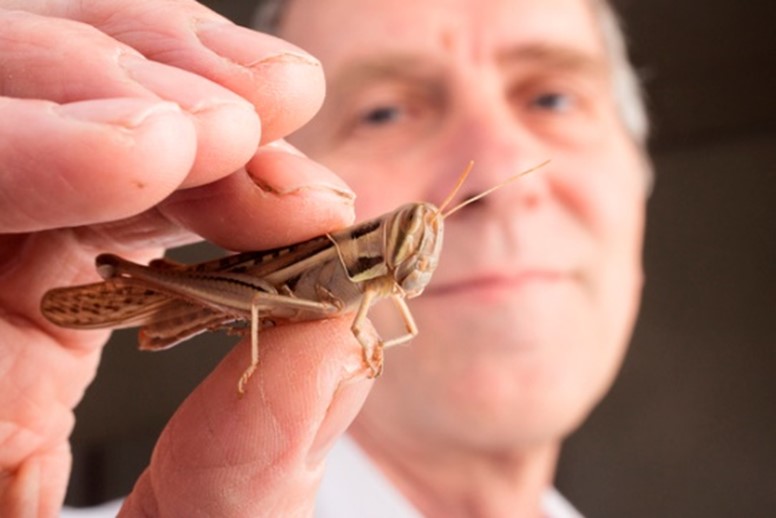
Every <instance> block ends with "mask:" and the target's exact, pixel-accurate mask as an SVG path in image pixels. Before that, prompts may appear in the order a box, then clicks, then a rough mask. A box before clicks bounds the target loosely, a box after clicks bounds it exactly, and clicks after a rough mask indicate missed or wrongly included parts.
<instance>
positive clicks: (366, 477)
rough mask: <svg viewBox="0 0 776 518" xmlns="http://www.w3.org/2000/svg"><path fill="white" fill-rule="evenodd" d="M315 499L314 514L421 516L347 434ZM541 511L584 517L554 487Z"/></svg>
mask: <svg viewBox="0 0 776 518" xmlns="http://www.w3.org/2000/svg"><path fill="white" fill-rule="evenodd" d="M315 503H316V506H315V518H361V517H369V518H422V515H421V514H420V512H418V511H417V510H416V509H415V508H414V507H413V506H412V504H410V503H409V502H408V501H407V499H406V498H404V496H403V495H402V494H401V493H399V491H398V490H397V489H396V488H395V487H394V486H393V485H391V483H390V482H389V481H388V480H387V479H386V478H385V476H384V475H383V474H382V473H381V472H380V470H378V468H377V466H375V465H374V464H373V463H372V462H371V461H370V460H369V458H368V457H367V456H366V454H365V453H364V452H363V451H362V450H361V448H359V446H358V445H357V444H356V443H355V441H354V440H353V439H351V438H350V437H348V436H347V434H346V435H344V436H343V437H342V438H341V439H339V440H338V441H337V443H335V445H334V447H333V448H332V449H331V451H330V452H329V455H328V457H327V459H326V471H325V472H324V475H323V480H322V482H321V487H320V490H319V491H318V497H317V500H316V502H315ZM542 511H543V514H544V516H545V517H546V518H582V515H581V514H580V513H579V511H577V510H576V509H574V507H573V506H572V505H571V504H570V503H569V502H568V501H567V500H566V499H565V498H563V496H562V495H561V494H560V493H559V492H558V491H557V490H556V489H555V488H552V487H550V488H547V491H546V492H545V494H544V495H543V498H542Z"/></svg>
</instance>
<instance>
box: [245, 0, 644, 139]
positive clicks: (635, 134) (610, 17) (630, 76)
mask: <svg viewBox="0 0 776 518" xmlns="http://www.w3.org/2000/svg"><path fill="white" fill-rule="evenodd" d="M291 1H292V0H260V1H259V4H258V6H257V7H256V10H255V11H254V15H253V20H252V26H253V28H254V29H256V30H259V31H262V32H266V33H269V34H276V33H277V32H278V30H279V27H280V24H281V21H282V18H283V14H284V12H285V9H286V7H287V6H288V4H289V3H290V2H291ZM591 5H592V8H593V12H594V15H595V17H596V19H597V20H598V25H599V27H600V29H601V35H602V37H603V40H604V45H605V47H606V49H607V51H608V53H609V59H610V60H611V63H612V82H613V88H614V95H615V102H616V104H617V111H618V113H619V115H620V120H621V121H622V123H623V125H624V126H625V128H626V129H627V130H628V132H629V133H630V135H631V137H632V138H633V140H634V141H635V142H636V143H637V144H639V146H641V147H642V148H645V147H646V141H647V137H648V135H649V119H648V117H647V110H646V106H645V101H644V94H643V91H642V89H641V83H640V81H639V78H638V75H637V74H636V71H635V69H634V68H633V65H632V64H631V62H630V60H629V59H628V51H627V46H626V43H625V35H624V31H623V30H622V26H621V24H620V20H619V19H618V17H617V14H616V13H615V12H614V9H613V8H612V6H611V5H610V4H609V2H608V1H607V0H591Z"/></svg>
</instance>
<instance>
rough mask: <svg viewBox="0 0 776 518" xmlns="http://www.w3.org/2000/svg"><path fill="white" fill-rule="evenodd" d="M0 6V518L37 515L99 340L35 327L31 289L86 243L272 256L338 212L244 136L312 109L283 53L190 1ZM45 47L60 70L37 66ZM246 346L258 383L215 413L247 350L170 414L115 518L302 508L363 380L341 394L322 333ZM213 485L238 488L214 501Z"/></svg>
mask: <svg viewBox="0 0 776 518" xmlns="http://www.w3.org/2000/svg"><path fill="white" fill-rule="evenodd" d="M0 5H1V6H2V8H3V9H4V8H15V9H24V10H26V11H27V12H10V11H6V10H3V9H0V32H2V33H3V34H4V36H7V37H6V38H4V39H3V42H2V43H0V55H2V57H3V71H4V74H5V77H7V78H10V79H8V80H7V81H5V82H4V83H3V85H2V89H3V90H2V94H3V95H7V96H8V97H5V98H3V101H2V103H0V141H2V142H3V144H4V145H3V146H0V170H2V175H0V234H1V235H0V266H1V268H0V283H1V284H0V285H2V287H3V289H2V290H1V291H0V350H1V353H0V365H2V373H3V374H2V377H0V393H2V396H0V397H1V398H2V402H0V416H1V417H0V418H1V419H2V422H3V423H4V427H3V434H2V441H1V442H0V445H1V446H0V469H2V473H3V477H2V478H0V516H25V515H30V516H55V515H57V514H58V510H59V507H60V506H61V502H62V499H63V496H64V491H65V486H66V483H67V478H68V474H69V470H70V451H69V446H68V435H69V434H70V431H71V429H72V426H73V412H72V409H73V407H74V406H75V405H76V404H77V403H78V401H79V400H80V398H81V396H82V394H83V392H84V390H85V389H86V387H87V386H88V384H89V383H90V381H91V379H92V378H93V376H94V373H95V370H96V367H97V364H98V362H99V358H100V352H101V346H102V345H103V344H104V342H105V340H106V338H107V336H108V333H107V332H106V331H93V332H88V333H84V332H73V331H69V330H63V329H61V328H59V327H57V326H53V325H51V324H50V323H48V322H47V321H46V320H45V319H44V318H43V317H42V315H41V314H40V312H39V302H40V298H41V297H42V295H43V293H44V292H45V291H46V290H47V289H49V288H50V287H52V286H55V285H59V284H76V283H79V282H86V281H88V280H90V279H95V278H96V276H95V273H94V268H93V257H94V255H95V253H96V252H97V251H98V250H106V249H110V250H114V251H116V252H119V253H121V254H122V255H126V256H128V257H130V258H132V259H133V260H136V261H145V260H147V259H149V258H151V257H154V256H158V255H160V254H161V252H162V250H163V249H164V248H166V247H169V246H174V245H176V244H182V243H185V242H190V241H192V240H193V239H196V238H197V234H199V235H202V236H205V237H207V238H208V239H210V240H212V241H214V242H217V243H219V244H221V245H222V246H225V247H228V248H232V249H261V248H267V247H274V246H281V245H285V244H289V243H292V242H296V241H299V240H304V239H306V238H309V237H312V236H314V235H318V234H321V233H325V232H329V231H333V230H335V229H337V228H341V227H343V226H345V225H347V224H348V223H350V222H351V221H352V203H351V200H350V199H349V198H348V197H349V194H348V190H347V187H346V186H345V185H344V184H343V183H342V182H341V181H340V180H339V179H338V178H337V177H335V176H334V175H333V174H331V173H330V172H328V171H326V170H325V169H323V168H321V167H320V166H317V165H316V164H313V163H312V162H310V161H308V160H306V159H305V158H303V157H300V156H298V155H297V154H295V153H294V152H293V151H292V150H290V149H289V148H286V147H285V146H283V145H272V146H266V147H263V148H261V149H260V150H259V152H258V153H256V154H255V156H254V157H253V158H251V156H252V155H253V154H254V153H255V150H256V146H257V144H258V143H259V140H260V138H261V141H262V142H268V141H271V140H274V139H277V138H279V137H282V136H283V135H285V134H286V133H288V132H289V131H292V130H293V129H294V128H296V127H297V126H299V125H300V124H302V123H304V121H305V120H306V119H307V118H309V117H310V116H311V115H312V114H313V112H314V111H315V109H317V106H318V105H319V104H320V100H321V98H322V96H323V79H322V75H321V71H320V67H319V66H318V65H317V63H316V62H315V61H314V60H313V59H312V58H310V57H309V56H306V55H305V54H304V53H302V52H301V51H299V50H298V49H296V48H295V47H292V46H290V45H287V44H285V43H283V42H280V41H279V40H275V39H274V38H269V37H263V36H261V35H259V34H256V33H252V32H249V31H246V30H243V29H239V28H237V27H234V26H232V25H231V24H229V23H228V22H226V21H225V20H223V19H222V18H220V17H218V16H216V15H215V14H213V13H211V12H210V11H207V10H206V9H204V8H203V7H202V6H200V5H198V4H196V3H195V2H178V3H175V4H174V5H173V4H170V5H167V6H166V9H167V11H165V12H164V13H163V14H162V13H160V9H161V7H160V4H159V3H158V2H152V1H150V2H149V1H137V0H133V1H132V2H126V1H121V0H110V1H101V2H93V3H89V2H81V3H78V4H77V5H75V3H72V5H71V4H68V3H67V2H61V3H58V4H56V5H54V4H51V3H48V2H28V1H25V2H9V1H7V2H2V3H0ZM111 14H114V15H115V16H111ZM106 20H112V22H114V23H115V25H108V24H107V23H106ZM192 20H194V21H196V23H193V22H192ZM101 22H102V23H103V24H102V25H100V23H101ZM135 29H137V30H135ZM195 29H196V37H194V38H192V37H191V31H192V30H195ZM171 34H172V35H178V36H170V35H171ZM133 35H134V37H137V39H136V40H133V39H132V38H133ZM21 42H34V43H36V45H26V44H22V43H21ZM51 48H57V49H60V50H61V52H62V53H63V54H62V55H65V56H66V57H67V59H56V60H52V53H51V52H49V50H47V49H51ZM116 56H120V59H116ZM240 63H245V65H244V66H243V65H240ZM41 71H45V72H41ZM42 73H44V74H45V75H44V76H43V77H41V76H40V74H42ZM128 78H129V80H128ZM235 92H236V93H235ZM262 92H264V93H262ZM268 92H271V95H269V94H268ZM30 98H35V99H47V101H38V100H35V101H33V100H28V99H30ZM256 112H258V114H259V115H260V120H259V118H258V117H257V116H256ZM246 163H247V166H245V167H243V165H245V164H246ZM234 171H237V173H234V174H232V173H233V172H234ZM174 191H175V192H174ZM283 193H286V194H287V195H282V194H283ZM214 215H218V217H215V216H214ZM262 344H263V345H266V346H267V347H266V348H265V349H264V351H265V353H266V354H263V357H262V364H261V365H260V367H259V369H260V370H261V372H259V373H257V376H256V379H257V380H259V381H257V382H256V385H255V389H256V390H254V391H253V392H252V393H249V394H248V396H246V398H245V399H244V400H243V401H242V402H241V403H242V404H241V405H237V404H233V403H236V398H235V397H234V380H235V373H237V375H238V376H239V372H241V370H242V369H244V359H245V357H246V355H248V352H247V349H246V347H247V346H248V345H249V344H248V343H245V344H243V345H241V346H239V347H237V348H236V349H235V353H234V354H233V355H230V356H229V357H228V358H227V359H226V360H225V361H224V363H223V364H222V365H220V366H219V367H218V368H217V369H216V370H215V371H214V372H213V373H212V374H211V376H210V377H209V378H208V379H207V380H206V381H205V382H204V383H203V385H202V386H201V387H199V388H198V389H197V390H196V391H195V393H194V394H192V396H191V398H190V399H189V401H188V402H186V403H185V404H184V405H183V406H182V407H181V409H180V410H179V412H178V413H177V415H176V416H175V417H174V418H173V420H172V421H171V423H170V425H169V426H168V428H167V430H166V431H165V433H164V436H163V438H162V440H161V441H160V443H159V445H158V446H157V448H156V453H155V457H154V459H153V461H152V463H151V466H150V467H149V470H148V471H147V473H146V475H144V476H143V477H142V478H141V480H140V482H139V483H138V486H137V488H136V491H135V492H134V493H133V495H132V496H131V497H130V499H129V500H128V502H127V510H126V512H127V513H131V512H133V511H138V510H139V509H145V510H146V511H148V510H149V509H156V510H159V511H160V512H161V510H165V509H167V510H174V511H175V512H177V513H178V514H183V515H185V514H187V513H186V506H191V507H192V508H197V509H205V508H209V509H212V510H213V513H214V514H222V515H224V514H226V515H228V514H231V513H230V511H231V510H232V509H233V508H231V507H230V506H232V505H235V503H237V504H238V505H244V504H245V502H251V503H252V505H256V506H267V505H272V503H273V502H274V503H275V504H277V505H278V506H279V505H280V504H279V502H284V501H289V494H294V495H299V496H300V498H298V499H296V500H295V504H294V505H298V506H305V505H312V500H311V498H312V495H313V489H314V485H315V480H316V473H317V472H316V470H315V469H312V470H311V469H310V466H315V465H317V464H318V463H320V462H321V461H322V459H323V452H324V451H325V449H326V446H327V441H326V439H327V438H328V437H334V436H336V435H337V434H338V433H339V432H341V430H343V429H344V428H345V427H346V426H347V424H348V423H349V421H350V418H352V415H353V414H354V413H355V412H356V410H357V409H358V408H359V406H360V402H361V401H362V400H363V398H364V397H365V395H366V392H367V391H368V389H369V386H370V385H369V384H368V383H355V384H351V383H347V380H348V379H351V378H356V379H359V378H360V377H363V376H362V375H361V373H362V371H363V370H364V369H363V367H362V366H361V356H360V351H359V348H358V345H357V344H356V342H355V341H354V340H353V338H352V334H351V333H350V330H349V322H347V321H339V320H334V321H330V322H327V323H326V324H325V325H322V326H316V328H315V329H314V330H313V329H312V328H311V327H310V326H296V328H295V329H278V330H277V331H276V332H274V331H273V332H267V333H264V334H263V335H262ZM275 350H278V351H283V354H277V355H276V354H274V353H273V351H275ZM264 370H266V371H267V372H264ZM174 375H175V373H171V376H174ZM316 437H317V439H316ZM217 445H220V447H216V446H217ZM175 459H178V460H175ZM180 459H185V460H186V462H185V463H183V464H181V462H180ZM278 477H280V478H278ZM226 479H228V480H230V481H231V482H234V481H238V480H249V481H250V482H245V483H244V485H243V486H239V484H238V485H235V484H232V488H233V493H232V494H231V495H229V496H230V498H226V496H227V495H224V494H223V491H222V489H223V481H224V480H226ZM184 489H185V490H186V491H189V493H185V491H183V490H184ZM257 490H260V491H261V492H262V493H263V494H264V495H265V498H264V499H263V500H257V499H256V498H255V495H256V492H257ZM241 492H242V493H241ZM307 493H309V497H310V498H307V499H306V498H304V497H303V495H304V494H307ZM240 494H244V496H243V497H240ZM182 495H185V496H182ZM192 495H193V496H192ZM291 500H293V499H291ZM207 506H210V507H207ZM265 508H266V507H265ZM276 508H277V509H278V512H279V513H280V514H285V513H283V511H282V510H281V509H280V507H276Z"/></svg>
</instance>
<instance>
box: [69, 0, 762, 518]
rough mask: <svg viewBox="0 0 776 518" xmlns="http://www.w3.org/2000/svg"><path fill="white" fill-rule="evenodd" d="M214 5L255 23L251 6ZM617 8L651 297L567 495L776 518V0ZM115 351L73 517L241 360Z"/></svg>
mask: <svg viewBox="0 0 776 518" xmlns="http://www.w3.org/2000/svg"><path fill="white" fill-rule="evenodd" d="M204 3H206V4H208V5H211V6H213V7H215V8H216V9H217V10H220V11H221V12H223V13H225V14H227V15H229V16H232V17H233V18H235V19H237V20H238V21H241V22H243V23H246V21H247V19H248V15H249V13H250V11H251V8H252V5H251V4H252V2H251V1H244V2H240V1H237V0H220V1H218V0H211V1H206V2H204ZM615 3H616V4H617V5H618V7H620V11H621V13H622V16H623V18H624V20H625V23H626V25H627V29H628V34H629V35H630V40H631V48H632V55H633V58H634V61H635V62H636V64H637V65H638V68H639V70H640V72H641V73H642V76H643V77H644V78H645V80H646V87H647V91H648V95H649V104H650V111H651V113H652V115H653V121H654V132H653V135H654V136H653V138H652V141H651V149H652V151H653V157H654V160H655V164H656V169H657V184H656V189H655V192H654V194H653V195H652V198H651V200H650V204H649V220H648V232H647V238H646V252H645V264H646V273H647V288H646V291H645V295H644V304H643V310H642V312H641V318H640V320H639V323H638V325H637V328H636V333H635V336H634V339H633V344H632V348H631V352H630V354H629V356H628V358H627V360H626V362H625V365H624V367H623V371H622V374H621V376H620V377H619V379H618V381H617V382H616V384H615V386H614V388H613V390H612V392H611V393H610V395H609V396H608V397H607V398H606V400H605V401H604V402H603V404H602V405H601V406H600V407H599V408H598V409H597V410H596V411H595V412H594V413H593V415H592V416H591V418H590V419H589V420H588V422H587V423H586V424H585V425H584V426H583V427H582V429H581V430H579V432H577V433H576V434H575V435H574V436H573V437H572V438H571V439H570V440H569V441H568V443H567V446H566V448H565V449H564V454H563V456H562V459H561V463H560V468H559V474H558V485H559V487H560V489H561V490H562V491H563V492H564V493H565V494H566V495H567V496H568V497H569V498H570V500H571V501H572V502H574V503H575V505H577V506H578V507H579V509H580V510H581V511H582V512H583V513H584V514H586V515H587V516H591V517H644V518H647V517H649V518H652V517H666V516H677V517H700V516H703V517H728V516H747V517H760V516H761V517H766V516H768V517H770V516H776V323H775V322H776V218H775V217H774V214H775V211H774V210H773V208H772V204H773V202H774V200H775V199H776V101H775V100H774V94H776V74H775V73H774V66H775V65H776V2H774V1H773V0H762V1H757V0H708V1H705V2H701V1H695V2H692V1H685V2H677V1H675V0H649V1H637V0H619V1H616V2H615ZM116 342H117V343H114V344H111V345H110V346H108V347H107V348H106V350H105V355H104V361H103V364H102V365H101V367H100V371H99V374H98V377H97V379H96V380H95V382H94V384H93V385H92V386H91V388H90V389H89V391H88V393H87V395H86V398H85V399H84V401H83V402H82V404H81V405H80V406H79V408H78V409H77V414H78V425H77V427H76V430H75V432H74V434H73V450H74V454H75V466H74V472H73V479H72V483H71V487H70V491H69V495H68V500H69V502H70V503H72V504H86V503H90V502H92V503H93V502H97V501H100V500H103V499H106V498H110V497H115V496H118V495H121V494H124V493H126V492H127V491H128V490H129V489H130V487H131V484H132V481H133V480H134V479H135V478H136V476H137V474H138V473H139V471H140V470H141V469H142V468H143V467H144V466H145V464H146V462H147V459H148V455H149V452H150V448H151V447H152V445H153V442H154V440H155V437H156V435H157V434H158V433H159V430H160V429H161V427H162V426H163V424H164V422H165V421H166V419H167V418H168V416H169V415H170V414H171V413H172V411H173V410H174V408H175V407H176V406H177V404H178V403H179V402H180V401H181V400H182V399H183V398H184V397H185V395H186V393H187V392H188V391H189V390H190V389H191V388H192V387H193V386H194V385H195V384H196V383H197V382H198V380H200V379H201V378H202V377H203V376H205V375H206V373H207V372H208V371H209V370H210V369H211V367H212V366H213V365H214V364H215V362H217V361H218V359H219V358H220V357H221V356H222V355H223V354H224V353H225V351H226V350H227V349H228V347H229V346H228V344H225V339H224V338H222V337H220V336H217V337H215V339H214V338H213V337H210V338H209V339H208V338H205V339H198V340H195V341H193V342H190V343H188V344H186V345H185V346H183V347H179V348H176V349H173V350H171V351H168V352H165V353H159V354H154V355H151V354H145V353H140V352H137V351H135V350H134V335H133V334H132V333H131V332H130V333H120V334H119V335H118V336H117V339H116Z"/></svg>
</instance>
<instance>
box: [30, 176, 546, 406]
mask: <svg viewBox="0 0 776 518" xmlns="http://www.w3.org/2000/svg"><path fill="white" fill-rule="evenodd" d="M545 164H546V162H545V163H543V164H540V165H539V166H536V167H533V168H531V169H529V170H527V171H524V172H522V173H519V174H517V175H515V176H513V177H510V178H508V179H507V180H505V181H504V182H502V183H500V184H498V185H496V186H494V187H492V188H490V189H488V190H487V191H485V192H483V193H481V194H479V195H477V196H474V197H472V198H470V199H468V200H466V201H464V202H463V203H461V204H459V205H457V206H456V207H453V208H452V209H450V210H448V211H447V212H445V213H443V212H442V210H443V209H444V208H445V207H446V206H447V205H448V204H449V203H450V201H451V200H452V199H453V197H454V196H455V194H456V192H457V191H458V189H459V188H460V186H461V185H462V183H463V180H464V179H465V178H466V175H467V174H468V172H469V171H470V170H471V164H469V167H468V168H467V170H466V171H465V172H464V174H463V175H462V176H461V178H460V179H459V181H458V184H457V185H456V187H455V189H454V190H453V191H452V192H451V193H450V195H449V196H448V197H447V199H445V201H444V202H443V203H442V204H441V205H440V207H439V208H437V207H435V206H434V205H432V204H430V203H410V204H406V205H403V206H401V207H399V208H398V209H396V210H394V211H391V212H389V213H387V214H384V215H383V216H380V217H377V218H374V219H372V220H368V221H365V222H363V223H359V224H356V225H354V226H351V227H348V228H345V229H342V230H339V231H336V232H332V233H331V234H326V235H324V236H318V237H314V238H312V239H309V240H307V241H303V242H301V243H297V244H294V245H291V246H289V247H285V248H277V249H274V250H268V251H259V252H243V253H239V254H235V255H231V256H228V257H224V258H222V259H216V260H213V261H207V262H203V263H199V264H194V265H185V264H178V263H173V262H170V261H168V260H166V259H157V260H154V261H152V262H151V263H150V264H149V265H148V266H143V265H140V264H136V263H132V262H130V261H127V260H124V259H122V258H120V257H118V256H115V255H110V254H103V255H100V256H98V257H97V259H96V263H97V271H98V272H99V273H100V275H101V276H102V277H103V279H104V281H103V282H98V283H94V284H87V285H82V286H73V287H65V288H56V289H52V290H50V291H48V292H47V293H46V294H45V295H44V297H43V300H42V302H41V311H42V313H43V315H45V316H46V318H48V319H49V320H50V321H51V322H53V323H55V324H57V325H59V326H62V327H69V328H78V329H95V328H123V327H135V326H141V329H140V334H139V341H140V348H141V349H146V350H160V349H166V348H169V347H172V346H173V345H175V344H177V343H180V342H181V341H183V340H186V339H187V338H190V337H192V336H194V335H196V334H199V333H201V332H203V331H206V330H218V329H224V330H226V331H227V332H232V333H241V334H242V333H245V332H246V330H250V333H251V345H252V347H251V364H250V366H249V367H248V369H247V370H246V371H245V373H244V374H243V376H242V377H241V379H240V381H239V384H238V391H239V392H240V393H243V392H244V387H245V383H246V382H247V380H248V378H249V377H250V376H251V374H252V373H253V371H254V370H255V368H256V365H257V364H258V342H259V330H260V329H262V328H266V327H270V326H276V325H282V324H285V323H289V322H299V321H305V320H317V319H323V318H331V317H335V316H339V315H341V314H343V313H346V312H350V311H355V312H356V315H355V318H354V320H353V325H352V326H351V329H352V331H353V334H354V335H355V337H356V339H357V340H358V341H359V343H360V344H361V345H362V347H363V349H364V360H365V362H366V363H367V365H368V366H369V367H370V368H371V370H372V374H373V375H375V376H376V375H378V374H379V373H380V371H381V370H382V350H383V348H384V347H390V346H392V345H397V344H400V343H404V342H407V341H409V340H410V339H411V338H412V337H414V336H415V335H416V334H417V332H418V330H417V326H416V325H415V322H414V320H413V318H412V314H411V313H410V310H409V308H408V307H407V304H406V299H409V298H413V297H416V296H418V295H420V294H421V293H422V292H423V289H424V288H425V287H426V285H428V283H429V282H430V280H431V276H432V274H433V273H434V270H435V269H436V267H437V263H438V260H439V255H440V253H441V248H442V240H443V233H444V223H443V220H444V218H446V217H447V216H449V215H450V214H452V213H453V212H455V211H457V210H459V209H461V208H462V207H464V206H466V205H467V204H469V203H471V202H473V201H475V200H477V199H480V198H482V197H483V196H486V195H487V194H489V193H491V192H493V191H494V190H496V189H498V188H500V187H502V186H503V185H505V184H506V183H508V182H511V181H513V180H515V179H517V178H519V177H520V176H523V175H525V174H527V173H529V172H531V171H533V170H535V169H537V168H539V167H542V166H543V165H545ZM382 298H390V299H391V300H392V302H393V303H394V305H395V306H396V308H397V310H398V311H399V313H400V315H401V317H402V320H403V321H404V324H405V327H406V333H405V334H403V335H401V336H398V337H395V338H392V339H390V340H386V341H383V340H382V339H380V338H379V337H378V338H377V339H375V338H374V337H373V336H369V335H368V333H365V332H364V331H363V329H364V323H365V321H366V319H367V313H368V311H369V308H370V307H371V306H372V305H373V304H374V303H375V302H376V301H377V300H379V299H382Z"/></svg>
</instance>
